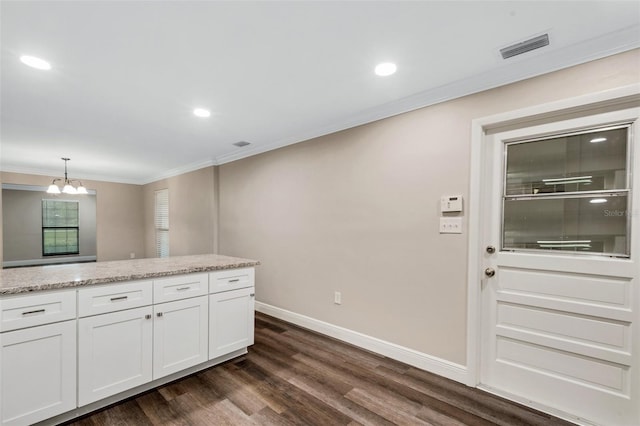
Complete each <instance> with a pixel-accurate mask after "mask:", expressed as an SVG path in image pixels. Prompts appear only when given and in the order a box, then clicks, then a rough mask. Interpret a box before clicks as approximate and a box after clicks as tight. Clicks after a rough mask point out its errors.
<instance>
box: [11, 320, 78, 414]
mask: <svg viewBox="0 0 640 426" xmlns="http://www.w3.org/2000/svg"><path fill="white" fill-rule="evenodd" d="M0 368H1V370H0V371H1V372H2V374H1V375H0V418H1V419H2V423H1V424H2V425H3V426H5V425H6V426H8V425H12V426H14V425H16V426H17V425H30V424H33V423H36V422H39V421H41V420H45V419H47V418H49V417H53V416H56V415H58V414H61V413H64V412H66V411H69V410H73V409H74V408H76V321H75V320H72V321H64V322H59V323H55V324H47V325H41V326H38V327H32V328H26V329H22V330H16V331H10V332H6V333H2V334H0Z"/></svg>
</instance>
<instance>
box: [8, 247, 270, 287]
mask: <svg viewBox="0 0 640 426" xmlns="http://www.w3.org/2000/svg"><path fill="white" fill-rule="evenodd" d="M257 265H260V262H259V261H257V260H251V259H242V258H239V257H229V256H223V255H218V254H203V255H194V256H175V257H167V258H162V259H159V258H152V259H132V260H117V261H110V262H92V263H76V264H67V265H51V266H33V267H27V268H11V269H0V296H2V295H10V294H19V293H27V292H33V291H41V290H54V289H61V288H71V287H80V286H87V285H94V284H106V283H116V282H121V281H131V280H142V279H152V278H158V277H167V276H171V275H181V274H190V273H194V272H209V271H218V270H222V269H236V268H248V267H253V266H257Z"/></svg>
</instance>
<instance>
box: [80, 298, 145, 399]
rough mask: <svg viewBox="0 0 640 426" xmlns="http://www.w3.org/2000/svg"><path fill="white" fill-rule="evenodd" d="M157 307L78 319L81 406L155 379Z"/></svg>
mask: <svg viewBox="0 0 640 426" xmlns="http://www.w3.org/2000/svg"><path fill="white" fill-rule="evenodd" d="M152 313H153V308H152V307H151V306H144V307H141V308H135V309H128V310H124V311H118V312H112V313H108V314H103V315H95V316H91V317H86V318H80V319H79V320H78V405H79V406H83V405H86V404H89V403H91V402H94V401H98V400H100V399H102V398H106V397H108V396H111V395H115V394H117V393H119V392H122V391H125V390H127V389H131V388H133V387H136V386H139V385H142V384H145V383H147V382H149V381H151V379H152V352H151V351H152V342H153V320H152V316H151V315H152Z"/></svg>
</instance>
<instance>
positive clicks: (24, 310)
mask: <svg viewBox="0 0 640 426" xmlns="http://www.w3.org/2000/svg"><path fill="white" fill-rule="evenodd" d="M0 315H1V317H0V318H1V319H0V332H2V331H9V330H17V329H20V328H26V327H33V326H36V325H42V324H49V323H53V322H58V321H65V320H69V319H74V318H75V317H76V291H75V290H65V291H57V292H51V293H38V294H30V295H28V296H12V297H7V298H5V299H0Z"/></svg>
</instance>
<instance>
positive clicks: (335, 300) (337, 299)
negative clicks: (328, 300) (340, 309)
mask: <svg viewBox="0 0 640 426" xmlns="http://www.w3.org/2000/svg"><path fill="white" fill-rule="evenodd" d="M333 303H335V304H336V305H342V293H340V292H339V291H336V292H335V293H334V294H333Z"/></svg>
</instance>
